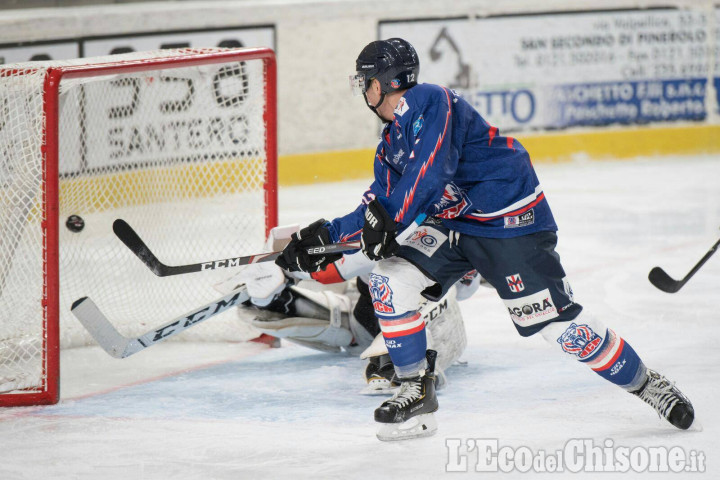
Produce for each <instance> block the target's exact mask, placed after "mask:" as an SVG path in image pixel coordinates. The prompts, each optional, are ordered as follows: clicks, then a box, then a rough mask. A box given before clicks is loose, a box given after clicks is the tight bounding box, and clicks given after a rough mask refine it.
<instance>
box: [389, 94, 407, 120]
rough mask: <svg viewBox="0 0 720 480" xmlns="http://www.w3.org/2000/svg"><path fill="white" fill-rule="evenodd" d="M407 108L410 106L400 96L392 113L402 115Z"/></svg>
mask: <svg viewBox="0 0 720 480" xmlns="http://www.w3.org/2000/svg"><path fill="white" fill-rule="evenodd" d="M408 110H410V107H409V106H408V104H407V101H405V97H400V101H399V102H398V104H397V106H396V107H395V111H393V113H394V114H395V115H396V116H398V117H402V116H403V115H404V114H405V112H407V111H408Z"/></svg>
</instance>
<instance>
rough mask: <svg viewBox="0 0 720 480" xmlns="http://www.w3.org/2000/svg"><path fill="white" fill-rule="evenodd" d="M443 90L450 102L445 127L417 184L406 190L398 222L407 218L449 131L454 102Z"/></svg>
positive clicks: (396, 217)
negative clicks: (419, 186) (422, 180)
mask: <svg viewBox="0 0 720 480" xmlns="http://www.w3.org/2000/svg"><path fill="white" fill-rule="evenodd" d="M443 91H444V92H445V96H446V97H447V102H448V110H447V114H446V115H445V127H444V128H443V133H442V135H440V137H439V138H438V141H437V142H436V143H435V149H434V150H433V151H432V153H431V154H430V156H429V157H428V159H427V161H426V162H425V163H423V165H422V167H420V172H418V176H417V178H416V179H415V184H414V185H413V186H412V188H411V189H410V191H408V192H405V198H404V199H403V205H402V207H401V208H400V210H399V211H398V212H397V214H396V215H395V221H396V222H402V221H403V218H405V213H406V212H407V211H408V208H410V205H411V204H412V202H413V199H414V198H415V191H416V190H417V187H418V184H419V183H420V180H421V179H422V178H424V177H425V173H427V170H428V168H430V167H431V166H432V164H433V162H434V161H435V155H437V152H438V151H439V150H440V146H441V145H442V143H443V140H444V139H445V134H446V133H447V129H448V125H449V124H450V117H451V115H452V104H451V103H450V94H449V93H448V91H447V89H446V88H443Z"/></svg>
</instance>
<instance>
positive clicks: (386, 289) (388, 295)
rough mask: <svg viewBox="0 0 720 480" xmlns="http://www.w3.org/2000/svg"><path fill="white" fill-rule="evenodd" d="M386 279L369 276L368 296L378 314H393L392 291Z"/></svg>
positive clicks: (379, 276)
mask: <svg viewBox="0 0 720 480" xmlns="http://www.w3.org/2000/svg"><path fill="white" fill-rule="evenodd" d="M388 282H389V279H388V277H383V276H382V275H377V274H375V273H371V274H370V284H369V285H368V287H369V288H370V296H371V297H372V301H373V308H374V309H375V311H376V312H378V313H395V307H393V304H392V297H393V291H392V289H391V288H390V285H388Z"/></svg>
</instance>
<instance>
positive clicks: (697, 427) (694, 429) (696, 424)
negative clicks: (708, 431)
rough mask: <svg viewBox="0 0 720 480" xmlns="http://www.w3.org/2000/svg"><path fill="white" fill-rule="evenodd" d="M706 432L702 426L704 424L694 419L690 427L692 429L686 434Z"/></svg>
mask: <svg viewBox="0 0 720 480" xmlns="http://www.w3.org/2000/svg"><path fill="white" fill-rule="evenodd" d="M703 430H705V429H704V428H703V426H702V423H700V422H698V419H697V418H696V419H694V420H693V423H692V425H690V428H688V429H687V430H686V432H702V431H703Z"/></svg>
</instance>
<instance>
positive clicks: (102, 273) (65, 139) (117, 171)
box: [0, 49, 267, 392]
mask: <svg viewBox="0 0 720 480" xmlns="http://www.w3.org/2000/svg"><path fill="white" fill-rule="evenodd" d="M216 51H219V50H218V49H208V50H162V51H154V52H143V53H130V54H123V55H114V56H112V57H103V58H92V59H78V60H72V61H64V62H57V61H54V62H32V63H27V64H16V65H8V66H4V67H0V153H1V155H2V157H1V158H0V162H1V163H0V186H1V189H2V190H1V191H2V193H1V194H0V199H1V202H2V203H1V204H0V224H1V225H2V237H1V239H0V242H1V243H0V392H7V391H11V390H16V389H27V388H35V387H36V386H38V385H41V384H42V383H43V378H42V376H43V373H42V372H43V369H42V354H43V352H42V349H43V336H44V335H45V333H44V332H45V329H44V316H45V311H44V308H43V298H44V295H45V294H44V290H45V288H46V286H45V276H44V273H43V272H44V269H48V271H52V269H54V268H57V267H56V266H55V265H53V264H52V262H50V263H48V264H47V265H46V264H45V263H44V258H43V256H44V254H43V251H44V249H43V245H44V242H46V241H48V238H47V234H46V231H45V229H44V228H43V224H42V221H43V216H44V210H43V208H44V207H43V195H44V183H43V162H42V153H41V148H43V138H44V128H45V127H44V121H45V120H44V116H43V84H44V81H45V74H46V71H47V69H48V68H50V67H65V66H74V65H84V64H100V63H107V62H114V63H118V64H123V63H124V62H129V61H132V62H134V63H137V60H143V59H156V58H161V57H177V58H181V57H187V58H190V57H192V56H193V55H195V54H198V53H211V52H216ZM218 62H220V63H213V64H209V65H204V66H192V67H186V66H183V65H182V63H178V64H176V65H175V66H174V67H173V68H169V69H158V68H157V67H153V66H152V61H151V60H149V61H148V62H147V64H148V67H147V68H148V69H147V70H145V71H142V72H138V73H123V72H122V71H121V70H116V71H114V73H113V75H105V76H99V77H97V76H96V77H81V78H72V79H64V80H63V81H62V82H61V84H60V98H59V119H58V134H59V161H58V169H59V272H60V299H59V304H60V338H61V347H62V348H68V347H73V346H80V345H88V344H92V343H93V341H92V339H91V338H90V336H89V335H88V334H87V332H86V331H85V330H84V329H83V328H82V326H81V325H80V324H79V322H78V321H77V320H76V319H75V318H74V317H73V316H72V314H71V313H70V305H71V304H72V302H73V301H74V300H76V299H77V298H79V297H82V296H89V297H91V298H92V299H93V300H94V301H95V302H96V303H97V305H98V306H99V307H100V308H101V309H102V310H103V312H104V313H105V314H106V315H107V316H108V318H110V320H111V321H113V323H114V324H115V325H116V326H117V328H118V330H120V332H121V333H123V334H125V335H139V334H140V333H144V332H145V331H147V330H149V329H150V328H152V327H154V326H158V325H161V324H162V323H164V322H167V321H168V320H170V319H172V318H175V317H177V316H179V315H181V314H183V313H186V312H188V311H189V310H191V309H193V308H195V307H198V306H200V305H202V304H204V303H207V302H209V301H211V300H213V299H215V298H217V297H219V296H220V295H219V294H218V292H216V291H215V290H214V289H213V287H212V286H213V285H214V284H215V283H217V282H219V281H220V280H222V279H223V278H225V277H227V276H228V275H230V274H231V273H232V271H230V270H224V271H223V270H215V271H206V272H201V273H196V274H189V275H181V276H175V277H164V278H160V277H156V276H155V275H153V274H152V273H151V272H150V271H149V270H148V269H147V268H146V267H145V266H144V265H143V264H142V263H141V262H140V261H139V260H138V259H137V258H135V257H134V256H133V254H132V253H131V252H130V251H129V250H128V249H127V248H126V247H125V246H124V245H123V244H122V243H121V242H120V241H119V240H118V239H117V238H116V237H115V236H114V234H113V232H112V222H113V221H114V220H115V219H116V218H122V219H124V220H126V221H127V222H128V223H129V224H130V225H132V226H133V227H134V228H135V229H136V230H137V232H138V233H139V234H140V236H141V237H142V238H143V239H144V240H145V241H146V242H147V244H148V245H149V246H150V248H151V249H153V251H155V253H156V254H157V255H158V257H159V258H160V259H161V260H162V261H163V262H165V263H167V264H170V265H176V264H187V263H197V262H201V261H205V260H212V259H219V258H227V257H233V256H238V255H243V254H250V253H255V252H257V251H259V249H261V248H262V244H263V240H264V234H265V225H266V195H265V190H264V186H265V172H266V165H267V158H266V157H267V156H266V151H265V146H266V143H265V142H266V134H267V131H266V130H267V129H266V124H265V118H264V108H265V103H266V98H265V94H264V92H265V81H266V80H265V75H264V71H265V68H264V65H263V61H262V60H251V61H242V62H238V61H232V62H229V63H228V62H227V61H222V60H218ZM48 128H52V125H48ZM48 200H49V201H52V200H51V199H48ZM70 215H79V216H80V217H81V218H82V219H83V221H84V228H83V229H82V230H81V231H77V232H75V231H71V230H70V229H68V228H67V227H66V225H65V223H66V220H67V218H68V217H69V216H70ZM235 318H236V317H235V315H234V314H233V313H232V312H226V313H225V314H222V315H220V316H218V317H217V318H213V319H211V320H208V322H206V323H205V324H202V325H198V326H197V327H195V328H193V329H191V330H189V331H187V332H185V333H184V334H182V335H179V336H178V338H179V339H181V340H182V339H184V340H193V341H197V340H203V341H237V340H243V339H246V338H244V335H245V330H243V328H242V326H241V325H238V323H237V321H236V320H235ZM48 321H53V319H51V318H50V319H48Z"/></svg>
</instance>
